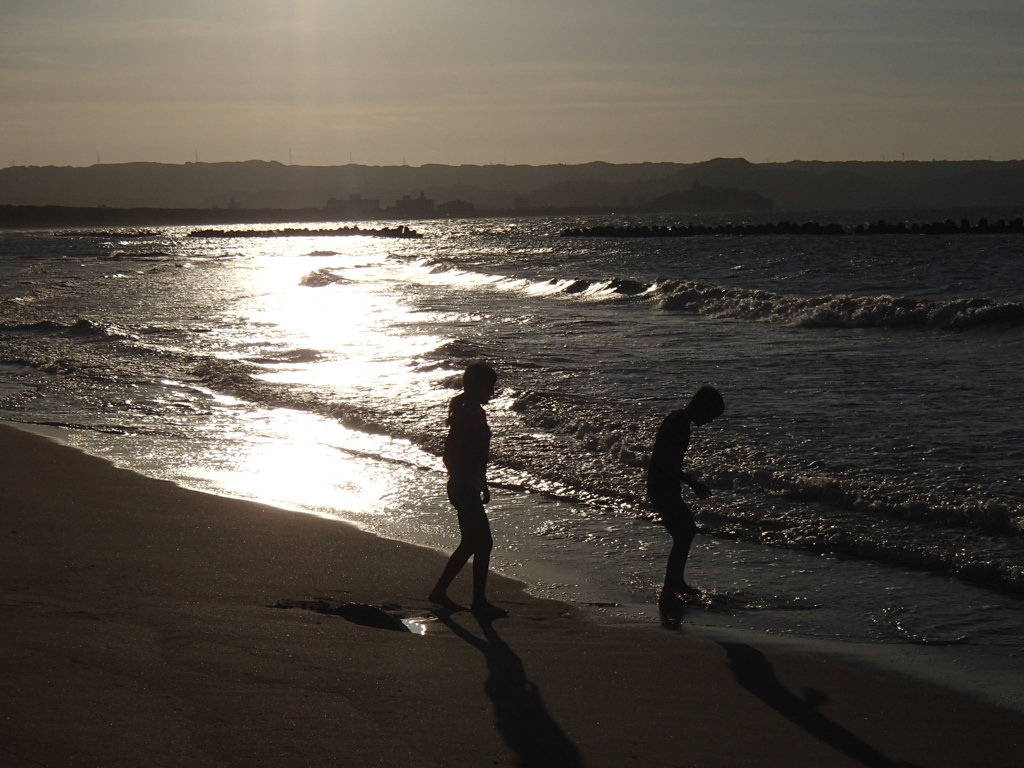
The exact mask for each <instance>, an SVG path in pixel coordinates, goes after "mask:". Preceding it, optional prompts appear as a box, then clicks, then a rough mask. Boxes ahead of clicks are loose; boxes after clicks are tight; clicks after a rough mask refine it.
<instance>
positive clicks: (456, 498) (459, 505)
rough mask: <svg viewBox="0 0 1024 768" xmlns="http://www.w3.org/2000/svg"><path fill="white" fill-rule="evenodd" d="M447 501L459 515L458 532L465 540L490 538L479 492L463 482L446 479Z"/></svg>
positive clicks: (489, 528) (489, 529)
mask: <svg viewBox="0 0 1024 768" xmlns="http://www.w3.org/2000/svg"><path fill="white" fill-rule="evenodd" d="M448 501H450V502H451V503H452V506H453V507H455V511H456V512H458V513H459V531H460V532H461V533H462V535H463V537H466V538H480V537H481V536H486V537H490V535H491V524H490V522H488V520H487V511H486V510H485V509H484V503H483V501H482V500H481V498H480V492H479V491H478V490H476V489H475V488H474V487H473V486H471V485H470V484H469V483H467V482H465V481H464V480H459V479H457V478H454V477H449V478H448Z"/></svg>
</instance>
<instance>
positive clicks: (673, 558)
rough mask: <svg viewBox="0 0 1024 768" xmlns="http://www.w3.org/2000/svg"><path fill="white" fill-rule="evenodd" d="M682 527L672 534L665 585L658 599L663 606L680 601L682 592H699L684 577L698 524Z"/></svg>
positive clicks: (669, 605)
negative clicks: (679, 596)
mask: <svg viewBox="0 0 1024 768" xmlns="http://www.w3.org/2000/svg"><path fill="white" fill-rule="evenodd" d="M680 528H681V530H677V531H674V532H673V535H672V551H671V552H670V553H669V556H668V565H667V566H666V568H665V585H664V586H663V587H662V590H661V597H660V598H659V600H658V604H659V605H660V606H661V607H663V608H664V607H671V606H672V605H674V604H676V603H678V602H679V598H678V595H680V594H697V590H696V589H694V588H693V587H691V586H690V585H689V584H687V583H686V579H685V578H683V574H684V571H685V570H686V560H687V558H688V557H689V556H690V546H691V545H692V544H693V539H694V537H695V536H696V535H697V526H695V525H694V524H693V523H690V525H688V526H686V527H685V528H684V527H682V526H680Z"/></svg>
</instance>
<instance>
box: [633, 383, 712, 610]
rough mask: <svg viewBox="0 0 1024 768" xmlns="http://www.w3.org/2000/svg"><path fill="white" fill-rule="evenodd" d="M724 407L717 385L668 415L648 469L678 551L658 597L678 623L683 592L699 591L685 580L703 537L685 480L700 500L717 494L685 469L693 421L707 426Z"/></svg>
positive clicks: (651, 494)
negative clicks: (698, 540)
mask: <svg viewBox="0 0 1024 768" xmlns="http://www.w3.org/2000/svg"><path fill="white" fill-rule="evenodd" d="M724 411H725V402H724V401H723V400H722V396H721V395H720V394H719V392H718V390H717V389H715V388H714V387H701V388H700V389H699V390H697V393H696V394H695V395H694V396H693V397H692V398H691V400H690V402H689V403H688V404H687V406H686V407H685V408H683V409H681V410H678V411H673V412H672V413H670V414H669V415H668V416H666V417H665V420H664V421H663V422H662V423H661V427H660V428H659V429H658V437H657V439H656V440H655V441H654V450H653V451H652V452H651V464H650V467H649V469H648V471H647V496H648V498H649V499H650V500H651V504H653V505H654V508H655V509H656V510H657V511H658V514H659V515H660V516H661V520H662V522H663V523H664V524H665V528H666V529H668V532H669V534H671V536H672V551H671V552H670V553H669V556H668V566H667V567H666V569H665V586H664V587H662V590H661V596H660V597H659V598H658V608H659V609H660V611H661V614H662V620H663V621H665V622H666V623H677V622H678V620H679V616H680V614H681V612H682V605H683V596H685V595H693V594H697V590H696V589H694V588H693V587H691V586H690V585H689V584H687V583H686V579H685V578H683V571H684V570H685V569H686V558H687V557H688V556H689V554H690V545H691V544H692V543H693V537H694V536H696V535H697V525H696V523H694V521H693V513H692V512H691V511H690V508H689V507H688V506H687V504H686V502H685V501H683V492H682V484H681V482H680V481H682V482H685V483H686V484H687V485H688V486H690V488H691V489H692V490H693V492H694V493H695V494H696V495H697V498H699V499H706V498H708V497H709V496H710V495H711V491H710V490H709V489H708V487H707V486H706V485H704V483H702V482H701V481H700V480H698V479H697V478H696V477H694V476H693V475H692V474H690V473H688V472H684V471H683V462H684V460H685V458H686V449H687V448H688V447H689V445H690V425H691V424H695V425H697V426H701V425H703V424H707V423H708V422H710V421H712V420H713V419H716V418H718V417H719V416H721V415H722V413H723V412H724Z"/></svg>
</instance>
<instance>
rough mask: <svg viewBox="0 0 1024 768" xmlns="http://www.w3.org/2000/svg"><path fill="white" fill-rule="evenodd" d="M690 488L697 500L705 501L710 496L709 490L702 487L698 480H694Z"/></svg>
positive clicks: (702, 484)
mask: <svg viewBox="0 0 1024 768" xmlns="http://www.w3.org/2000/svg"><path fill="white" fill-rule="evenodd" d="M690 487H691V488H692V489H693V492H694V493H695V494H697V498H698V499H707V498H710V496H711V489H710V488H708V487H707V486H706V485H704V483H702V482H701V481H700V480H694V481H693V483H691V484H690Z"/></svg>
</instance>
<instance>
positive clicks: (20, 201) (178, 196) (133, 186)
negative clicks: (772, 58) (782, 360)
mask: <svg viewBox="0 0 1024 768" xmlns="http://www.w3.org/2000/svg"><path fill="white" fill-rule="evenodd" d="M695 184H697V185H699V186H700V187H704V188H718V189H720V190H721V189H728V190H732V191H733V192H736V193H738V192H743V193H749V194H752V195H756V196H758V197H756V198H755V197H751V198H749V200H750V201H753V200H757V199H762V201H763V199H768V200H771V201H772V203H773V206H772V207H773V209H774V210H775V211H780V212H782V211H787V210H793V211H797V210H800V211H804V210H837V211H838V210H854V209H871V208H943V207H946V208H957V209H959V208H977V207H1012V206H1024V161H1007V162H991V161H980V160H979V161H964V162H804V161H799V162H790V163H763V164H755V163H750V162H748V161H746V160H743V159H736V158H717V159H714V160H709V161H707V162H702V163H692V164H681V163H634V164H612V163H599V162H598V163H586V164H581V165H544V166H523V165H520V166H505V165H490V166H477V165H461V166H447V165H424V166H419V167H411V166H364V165H343V166H322V167H321V166H286V165H282V164H280V163H276V162H263V161H256V160H253V161H248V162H242V163H185V164H184V165H169V164H162V163H125V164H119V165H93V166H89V167H84V168H74V167H55V166H47V167H34V166H13V167H9V168H3V169H0V205H22V206H24V205H34V206H83V207H99V206H108V207H112V208H191V209H200V208H229V207H231V208H235V209H237V208H243V209H252V208H260V209H263V208H276V209H306V208H322V207H323V206H324V205H325V204H326V202H327V200H328V199H330V198H335V199H337V200H345V199H348V198H349V196H351V195H360V196H362V198H364V199H374V200H379V201H380V203H381V206H382V207H388V206H391V205H393V204H394V201H395V200H398V199H400V198H401V197H402V196H404V195H411V196H413V197H418V196H419V195H421V194H423V195H425V196H426V197H427V198H430V199H432V200H436V201H437V202H438V203H444V202H447V201H453V200H462V201H467V202H469V203H472V204H473V205H474V206H475V208H476V209H477V211H478V212H486V211H492V210H501V211H510V210H511V211H515V210H522V211H524V212H526V211H529V212H542V211H544V210H547V209H558V210H568V209H583V208H587V209H601V210H650V206H652V205H655V203H654V201H655V200H658V199H662V200H666V199H667V200H675V201H676V202H675V203H673V205H676V204H679V202H680V201H683V202H685V200H686V195H687V194H691V195H692V192H693V190H694V189H695V187H694V185H695ZM673 196H676V197H673ZM737 200H738V198H736V197H735V195H733V197H732V198H731V199H730V198H729V197H728V196H726V197H723V198H721V202H720V203H716V204H717V205H724V206H735V205H736V204H737ZM691 202H692V201H691ZM743 209H747V210H749V209H750V207H749V202H748V203H743V204H741V205H740V206H739V207H738V208H737V207H726V208H724V210H743ZM756 209H761V208H756ZM691 210H707V209H706V208H699V209H691Z"/></svg>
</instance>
